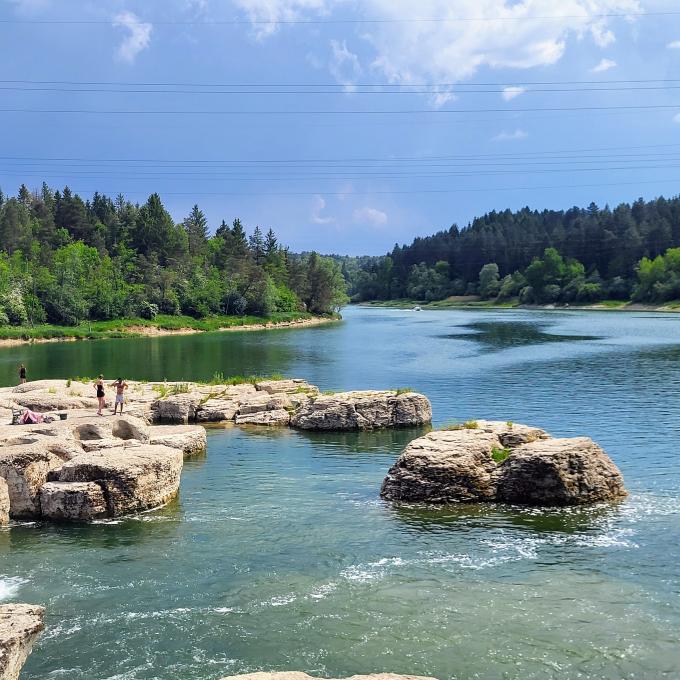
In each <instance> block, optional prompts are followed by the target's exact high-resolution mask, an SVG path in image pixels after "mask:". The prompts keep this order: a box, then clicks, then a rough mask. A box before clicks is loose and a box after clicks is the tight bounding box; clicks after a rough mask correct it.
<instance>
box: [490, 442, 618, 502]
mask: <svg viewBox="0 0 680 680" xmlns="http://www.w3.org/2000/svg"><path fill="white" fill-rule="evenodd" d="M500 471H501V474H499V475H498V490H497V493H496V498H497V500H499V501H503V502H505V503H529V504H531V505H579V504H583V503H597V502H598V501H607V500H613V499H616V498H622V497H623V496H625V495H626V492H625V489H624V486H623V478H622V476H621V473H620V472H619V469H618V468H617V467H616V465H614V463H613V462H612V460H611V459H610V458H609V456H608V455H607V454H606V453H605V452H604V451H603V450H602V449H601V448H600V447H599V446H598V445H597V444H596V443H595V442H594V441H592V440H591V439H588V437H575V438H573V439H547V440H540V441H535V442H532V443H529V444H524V445H522V446H520V447H518V448H517V449H515V450H514V451H513V452H512V454H511V455H510V456H508V458H507V460H506V461H505V462H504V463H503V465H502V466H501V467H500Z"/></svg>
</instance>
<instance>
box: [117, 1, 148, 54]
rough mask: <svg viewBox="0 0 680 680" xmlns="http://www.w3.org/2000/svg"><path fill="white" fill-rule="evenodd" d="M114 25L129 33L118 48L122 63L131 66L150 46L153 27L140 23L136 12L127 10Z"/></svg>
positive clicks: (118, 17) (118, 15)
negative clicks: (124, 62)
mask: <svg viewBox="0 0 680 680" xmlns="http://www.w3.org/2000/svg"><path fill="white" fill-rule="evenodd" d="M113 25H114V26H117V27H119V28H123V29H125V30H126V31H127V35H126V36H125V37H124V38H123V42H121V44H120V45H119V46H118V50H117V54H118V57H119V58H120V59H121V60H122V61H127V62H128V63H129V64H131V63H132V62H133V61H134V60H135V59H136V57H137V55H138V54H139V53H140V52H142V51H143V50H145V49H146V48H147V47H148V46H149V42H150V41H151V30H152V29H153V26H152V25H151V24H149V23H147V22H144V21H140V19H139V17H138V16H137V15H136V14H135V13H134V12H130V11H127V10H126V11H124V12H121V13H120V14H117V15H116V17H115V18H114V20H113Z"/></svg>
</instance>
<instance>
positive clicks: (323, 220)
mask: <svg viewBox="0 0 680 680" xmlns="http://www.w3.org/2000/svg"><path fill="white" fill-rule="evenodd" d="M325 208H326V199H324V198H323V197H322V196H315V197H314V200H313V201H312V214H311V215H310V218H309V219H310V220H311V221H312V222H313V223H314V224H330V223H331V222H335V218H334V217H327V216H324V215H322V214H321V213H322V211H323V210H325Z"/></svg>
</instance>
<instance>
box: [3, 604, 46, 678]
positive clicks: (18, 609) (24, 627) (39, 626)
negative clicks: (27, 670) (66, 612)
mask: <svg viewBox="0 0 680 680" xmlns="http://www.w3.org/2000/svg"><path fill="white" fill-rule="evenodd" d="M44 614H45V610H44V609H43V608H42V607H38V606H36V605H31V604H5V605H0V679H1V680H18V678H19V673H20V672H21V669H22V667H23V665H24V664H25V663H26V659H27V658H28V655H29V654H30V653H31V649H32V648H33V644H34V643H35V641H36V640H37V639H38V636H39V635H40V633H41V632H42V631H43V629H44V627H45V625H44V623H43V617H44Z"/></svg>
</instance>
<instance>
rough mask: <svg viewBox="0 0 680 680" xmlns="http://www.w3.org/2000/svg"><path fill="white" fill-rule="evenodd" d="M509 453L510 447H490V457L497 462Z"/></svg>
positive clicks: (500, 461) (501, 460)
mask: <svg viewBox="0 0 680 680" xmlns="http://www.w3.org/2000/svg"><path fill="white" fill-rule="evenodd" d="M509 455H510V449H498V448H495V447H494V448H493V449H491V457H492V458H493V459H494V460H495V461H496V462H497V463H502V462H503V461H504V460H505V459H506V458H507V457H508V456H509Z"/></svg>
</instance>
